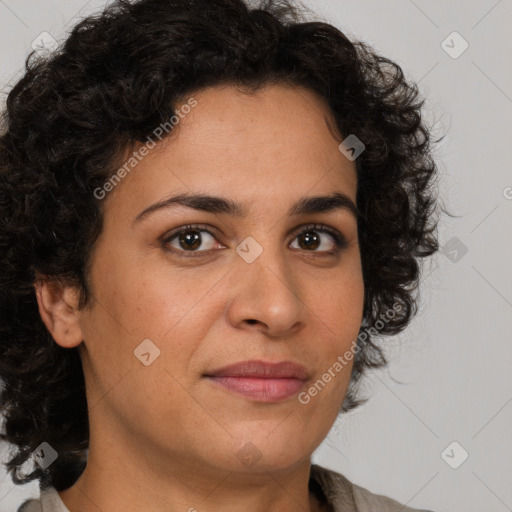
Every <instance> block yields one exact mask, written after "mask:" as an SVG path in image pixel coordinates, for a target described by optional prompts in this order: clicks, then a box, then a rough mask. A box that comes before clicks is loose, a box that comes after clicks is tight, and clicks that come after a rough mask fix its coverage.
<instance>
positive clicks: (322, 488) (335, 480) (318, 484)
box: [17, 464, 432, 512]
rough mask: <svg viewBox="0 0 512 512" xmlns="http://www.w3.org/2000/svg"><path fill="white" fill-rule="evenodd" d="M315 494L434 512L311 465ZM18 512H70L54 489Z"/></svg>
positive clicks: (382, 508)
mask: <svg viewBox="0 0 512 512" xmlns="http://www.w3.org/2000/svg"><path fill="white" fill-rule="evenodd" d="M309 487H310V490H311V492H314V493H315V494H316V495H318V494H319V493H320V494H321V495H323V496H324V497H325V499H326V500H327V502H328V503H329V504H330V505H331V507H332V510H333V512H432V511H429V510H419V509H416V508H409V507H405V506H404V505H402V504H400V503H398V502H397V501H395V500H392V499H391V498H388V497H386V496H382V495H378V494H373V493H371V492H370V491H368V490H367V489H365V488H364V487H360V486H358V485H356V484H353V483H352V482H350V481H349V480H347V478H345V477H344V476H343V475H341V474H340V473H337V472H335V471H332V470H330V469H327V468H324V467H322V466H318V465H316V464H312V465H311V478H310V482H309ZM17 512H70V511H69V510H68V509H67V507H66V506H65V505H64V502H63V501H62V500H61V499H60V496H59V493H58V492H57V491H56V490H55V488H53V487H47V488H46V489H44V488H41V495H40V498H39V499H29V500H26V501H25V502H24V503H23V504H22V505H21V506H20V507H19V508H18V511H17Z"/></svg>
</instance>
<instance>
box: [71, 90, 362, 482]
mask: <svg viewBox="0 0 512 512" xmlns="http://www.w3.org/2000/svg"><path fill="white" fill-rule="evenodd" d="M193 97H194V99H195V100H196V101H197V105H196V106H194V107H193V108H192V109H191V111H190V113H188V114H187V115H186V116H184V117H183V118H182V119H181V121H180V123H179V126H178V130H177V131H176V132H175V133H173V134H172V137H169V138H167V139H164V140H163V141H162V142H160V143H159V144H158V146H157V147H155V148H154V149H153V150H151V151H150V152H149V153H148V155H147V156H145V158H144V159H143V160H142V161H141V162H140V163H139V164H138V165H137V166H136V167H135V168H134V169H133V170H132V171H131V172H130V173H129V174H128V175H127V176H126V177H125V178H124V179H123V180H122V182H121V183H119V184H118V185H117V187H116V188H115V190H113V191H112V192H110V194H109V195H108V196H107V197H106V198H105V199H104V201H105V203H104V207H105V217H104V229H103V231H102V233H101V236H100V238H99V239H98V242H97V245H96V246H95V248H94V251H93V255H92V261H91V273H90V280H89V281H90V285H91V289H92V294H93V299H92V303H91V306H92V307H91V308H90V309H87V310H83V311H81V312H80V316H79V325H80V329H81V336H82V337H83V344H81V345H80V349H81V356H82V358H83V363H84V372H85V376H86V383H87V392H88V401H89V414H90V423H91V442H93V440H95V442H97V443H99V440H100V438H101V436H103V437H104V438H105V439H104V441H105V443H104V445H105V446H106V445H107V442H106V438H107V436H110V439H112V438H114V439H117V440H118V441H117V442H116V443H117V445H118V446H119V445H123V444H125V445H126V446H135V447H136V450H140V453H144V454H148V455H150V454H151V456H150V457H149V460H151V461H153V466H154V465H155V464H160V463H162V464H165V462H164V461H174V463H177V464H180V465H182V467H186V466H187V467H189V466H195V467H197V466H200V467H201V468H203V470H206V469H208V468H210V469H211V470H212V471H213V470H216V469H217V470H218V469H219V468H221V469H223V470H230V471H232V470H236V471H240V472H244V471H246V472H249V471H256V470H262V471H263V470H278V469H282V468H286V467H291V466H293V465H294V464H296V463H298V462H299V461H302V460H304V459H305V458H309V457H310V455H311V454H312V452H313V451H314V450H315V448H316V447H317V446H318V445H319V444H320V442H321V441H322V439H324V437H325V436H326V435H327V433H328V431H329V429H330V428H331V426H332V424H333V422H334V420H335V419H336V416H337V414H338V412H339V409H340V406H341V404H342V402H343V398H344V396H345V392H346V390H347V386H348V383H349V380H350V372H351V368H352V364H351V361H348V363H347V364H346V365H345V366H343V368H342V369H339V366H336V365H335V363H336V361H338V357H339V356H341V355H343V354H344V353H345V352H346V350H348V349H349V348H351V346H352V343H353V341H354V340H355V339H356V337H357V334H358V332H359V327H360V325H361V320H362V311H363V294H364V286H363V280H362V270H361V259H360V252H359V245H358V238H357V220H356V217H355V216H354V214H353V213H352V212H351V211H350V209H349V208H348V207H346V204H348V203H349V202H352V203H355V198H356V187H357V176H356V170H355V163H354V162H351V161H349V160H348V159H347V158H346V157H345V156H344V155H343V154H342V153H341V152H340V151H339V149H338V145H339V143H340V141H341V139H340V138H335V137H334V136H333V132H332V130H331V129H330V128H329V125H328V123H327V118H328V117H329V109H328V106H327V105H326V104H325V103H324V102H323V100H322V99H321V98H320V97H317V96H316V95H314V94H313V93H311V92H309V91H307V90H305V89H302V88H298V87H293V86H289V85H275V86H270V87H267V88H266V89H264V90H262V91H260V92H258V93H256V94H255V95H244V94H242V93H240V92H238V91H237V90H236V89H234V88H233V87H215V88H209V89H206V90H203V91H201V92H198V93H197V94H194V95H193ZM335 194H338V196H337V197H338V198H340V197H342V196H345V197H344V199H343V198H342V200H341V201H338V202H336V204H335V205H334V206H333V202H332V201H331V203H330V204H331V207H330V208H321V207H319V206H321V204H325V203H322V202H321V201H317V202H316V204H315V203H314V204H309V208H302V209H300V208H295V210H293V207H294V206H295V205H297V204H298V203H299V202H300V201H304V199H308V198H311V197H317V196H334V195H335ZM178 195H190V196H192V195H203V196H206V195H207V196H213V197H216V198H222V199H224V201H225V202H224V203H219V202H215V201H212V200H210V201H197V200H196V202H195V203H188V205H185V204H181V203H180V202H176V201H175V202H170V203H169V204H167V206H166V207H161V208H151V209H150V210H149V211H147V212H146V213H144V214H142V212H144V211H145V210H147V209H148V208H150V207H153V205H155V204H157V203H160V202H163V201H166V200H168V199H170V198H172V197H174V196H178ZM231 203H236V204H237V205H238V210H239V211H238V212H237V211H230V209H229V208H227V207H226V205H230V204H231ZM344 205H345V206H344ZM194 206H195V207H194ZM302 206H304V202H303V203H302ZM315 206H316V207H315ZM292 210H293V211H292ZM299 210H301V211H299ZM237 213H238V214H237ZM242 213H243V214H244V215H242ZM188 225H192V227H188V228H187V227H186V226H188ZM311 225H315V226H314V227H312V226H311ZM180 229H182V230H183V232H182V233H181V234H180V233H177V231H178V230H180ZM337 237H340V239H341V240H344V244H341V246H338V245H337ZM144 340H146V341H144ZM148 340H150V341H148ZM141 343H142V345H141ZM248 361H260V362H264V363H265V362H266V363H279V362H283V361H288V362H292V363H295V364H297V365H301V366H302V367H303V369H304V370H305V371H304V373H303V375H302V377H300V376H299V375H295V378H292V377H293V376H294V375H287V377H288V378H284V377H283V375H281V376H279V375H274V377H275V378H273V379H266V381H265V379H262V378H247V376H246V378H241V377H238V378H236V376H235V375H233V374H232V375H229V372H224V373H225V375H224V378H220V377H218V375H217V378H213V377H212V376H213V375H214V374H216V372H217V371H218V370H219V369H222V368H224V367H226V366H228V365H232V364H235V363H242V362H248ZM340 366H341V365H340ZM247 368H249V369H254V368H257V366H255V365H254V364H252V363H251V364H249V363H248V364H247ZM283 368H284V371H285V373H286V367H283ZM283 368H282V369H283ZM329 369H330V372H329ZM232 373H236V372H232ZM288 373H290V372H288ZM292 373H293V372H292ZM326 373H329V375H330V379H329V378H328V377H325V375H326ZM226 375H227V376H226ZM278 377H280V378H278ZM301 379H302V380H301ZM319 380H320V381H322V384H318V381H319ZM315 383H317V385H316V388H315V389H316V392H315V391H312V392H311V393H310V392H309V390H311V389H312V388H314V387H315V386H314V385H315ZM290 439H293V443H290ZM256 460H257V464H254V462H255V461H256ZM256 468H257V469H256Z"/></svg>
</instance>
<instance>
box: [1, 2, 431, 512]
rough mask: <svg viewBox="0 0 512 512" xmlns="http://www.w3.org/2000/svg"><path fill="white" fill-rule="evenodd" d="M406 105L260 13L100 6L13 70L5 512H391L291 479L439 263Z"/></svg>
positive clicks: (353, 53) (403, 98)
mask: <svg viewBox="0 0 512 512" xmlns="http://www.w3.org/2000/svg"><path fill="white" fill-rule="evenodd" d="M422 105H423V100H421V98H419V95H418V90H417V87H416V86H415V85H414V84H409V83H408V82H407V81H406V80H405V79H404V76H403V74H402V70H401V69H400V67H399V66H398V65H396V64H394V63H393V62H391V61H390V60H388V59H386V58H384V57H382V56H379V55H378V54H376V53H375V52H374V51H373V50H372V49H371V48H370V47H369V46H367V45H364V44H363V43H361V42H355V43H354V42H351V41H349V40H348V39H347V38H346V37H345V36H344V35H343V34H342V33H341V32H340V31H339V30H338V29H336V28H335V27H333V26H331V25H328V24H325V23H320V22H310V23H308V22H305V21H304V20H302V19H301V12H300V11H299V10H298V9H297V8H296V7H294V6H293V5H292V4H287V3H284V2H276V1H267V2H264V3H262V4H261V5H259V6H258V8H256V7H253V8H250V7H249V6H248V5H246V4H244V3H243V1H242V0H208V1H206V0H201V1H190V0H172V1H171V0H138V1H134V2H127V1H124V0H118V1H117V2H115V3H113V4H112V5H111V6H110V7H109V8H107V9H106V10H105V11H104V12H103V13H102V14H100V15H98V16H91V17H89V18H87V19H85V20H83V21H82V22H80V23H79V24H78V25H77V26H76V27H75V28H74V30H73V31H72V33H71V34H70V36H69V37H68V38H67V40H66V41H65V43H64V45H63V46H62V47H61V48H59V49H58V50H57V51H56V52H55V53H53V54H52V55H49V56H47V57H46V58H43V57H39V58H38V57H37V56H36V55H32V56H31V57H30V58H29V60H28V61H27V70H26V73H25V75H24V76H23V78H22V79H21V80H20V81H19V82H18V83H17V84H16V85H15V87H14V88H13V89H12V91H11V92H10V94H9V97H8V100H7V109H6V115H5V116H4V130H3V134H2V137H1V139H0V162H1V164H0V165H1V169H0V176H1V181H0V183H1V187H0V205H1V206H0V208H1V218H2V219H3V222H2V224H1V228H0V229H1V231H0V240H1V244H0V251H1V254H0V256H1V258H2V261H3V262H4V264H3V265H2V268H1V270H0V272H1V277H0V283H1V294H0V297H1V304H0V309H1V310H2V311H3V312H4V314H3V316H2V320H1V326H0V347H1V362H0V376H1V377H2V379H3V381H4V383H5V386H4V389H3V391H2V395H1V407H2V412H3V414H4V415H5V425H4V427H3V435H2V439H4V440H6V441H8V442H10V443H12V444H13V445H14V446H15V447H17V449H18V452H17V454H16V455H15V456H13V457H12V459H11V460H10V461H8V463H7V464H6V466H7V468H8V470H9V471H10V472H11V475H12V478H13V481H14V482H15V483H17V484H20V483H25V482H28V481H30V480H33V479H38V480H39V482H40V489H41V497H40V499H38V500H28V501H26V502H25V503H24V504H23V505H22V506H21V507H20V509H19V511H20V512H29V511H30V512H32V511H38V512H41V511H42V512H57V511H60V512H62V511H70V512H77V511H80V512H89V511H97V510H103V511H117V510H123V511H125V512H130V511H132V510H133V511H135V510H137V511H140V510H148V511H154V512H157V511H164V510H165V511H169V510H188V511H189V512H192V511H199V512H201V511H212V512H214V511H220V510H222V511H229V510H244V511H250V512H253V511H261V512H263V511H265V512H267V511H311V512H319V511H328V510H330V511H343V512H346V511H359V512H365V511H366V512H369V511H374V510H379V511H380V512H385V511H395V510H402V511H406V510H413V509H411V508H408V507H405V506H402V505H401V504H399V503H398V502H396V501H394V500H392V499H391V498H388V497H384V496H378V495H375V494H373V493H371V492H370V491H368V490H366V489H365V488H363V487H361V486H358V485H356V484H355V483H352V482H350V481H349V480H348V479H346V478H345V477H344V476H343V475H340V474H339V473H336V472H334V471H331V470H328V469H326V468H322V467H320V466H317V465H311V455H312V453H313V451H314V450H315V449H316V448H317V447H318V446H319V444H320V443H321V442H322V440H323V439H324V438H325V437H326V436H327V433H328V432H329V430H330V428H331V426H332V425H333V423H334V421H335V419H336V417H337V415H338V414H340V413H343V412H346V411H348V410H351V409H353V408H354V407H357V406H358V405H360V404H361V403H362V402H363V401H364V400H362V399H361V398H360V397H359V396H358V393H357V385H358V383H359V382H360V379H361V377H362V376H363V375H364V374H365V372H366V370H368V369H369V368H377V367H382V366H385V365H386V363H387V361H386V359H385V356H384V354H383V352H382V347H381V346H379V345H378V344H377V343H376V342H375V336H376V335H378V334H381V335H390V334H395V333H398V332H400V331H402V330H403V329H404V328H405V327H406V325H407V324H408V323H409V321H410V319H411V318H412V316H413V315H414V313H415V312H416V299H415V297H414V295H413V292H414V291H415V288H416V287H417V284H418V279H419V263H420V259H421V258H423V257H426V256H429V255H431V254H433V253H434V252H435V251H436V250H437V249H438V244H437V239H436V236H435V230H436V222H437V221H436V219H434V217H433V214H434V211H435V205H436V197H435V195H434V193H433V192H432V185H433V182H434V179H435V176H436V172H437V168H436V164H435V163H434V161H433V159H432V157H431V153H430V147H431V144H430V133H429V131H428V129H427V128H426V126H425V124H424V122H423V120H422V115H421V108H422ZM31 461H32V462H33V463H34V466H33V467H32V469H33V470H32V471H31V472H30V473H23V471H22V465H23V464H24V463H27V462H31Z"/></svg>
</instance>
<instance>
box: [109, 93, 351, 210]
mask: <svg viewBox="0 0 512 512" xmlns="http://www.w3.org/2000/svg"><path fill="white" fill-rule="evenodd" d="M190 98H193V99H194V100H195V101H196V102H197V103H196V104H195V106H194V107H193V108H191V109H187V112H188V113H187V114H186V115H183V116H180V120H179V123H178V124H177V125H176V127H175V129H174V130H173V132H171V135H170V136H169V137H167V138H165V139H164V140H163V141H162V142H160V143H159V144H158V145H157V147H156V148H155V149H154V150H152V151H150V152H149V154H148V155H147V156H146V157H144V159H143V160H142V161H141V162H140V163H139V164H138V165H137V167H136V168H135V169H134V170H133V171H131V172H130V174H129V176H127V177H126V178H125V179H124V180H123V182H122V183H121V186H119V187H118V190H116V194H117V193H120V192H121V189H124V190H125V193H124V194H123V195H125V196H126V197H128V196H130V197H131V199H130V203H131V204H132V205H133V206H134V207H137V208H139V207H145V206H147V204H148V203H149V202H151V201H157V200H160V199H162V198H163V197H165V196H167V195H168V194H169V193H171V192H178V193H190V192H201V193H210V194H215V195H224V196H226V195H236V197H237V199H238V200H239V201H242V202H243V200H244V198H245V199H247V202H248V203H254V201H256V200H261V199H263V197H262V194H264V196H265V198H266V199H267V200H269V201H274V202H275V201H278V202H283V201H285V200H286V196H290V197H291V200H293V199H295V198H299V197H302V196H304V195H307V194H308V192H311V193H315V194H316V193H328V192H329V191H331V190H333V189H336V190H341V191H343V192H345V193H346V194H347V195H349V196H351V197H352V198H354V199H355V190H356V184H357V179H356V178H357V177H356V171H355V164H354V162H351V161H349V160H348V159H347V158H346V157H345V156H343V154H342V153H341V152H340V151H339V149H338V145H339V143H340V142H341V140H342V137H341V136H340V135H339V134H337V133H335V130H333V123H334V120H333V118H332V113H331V111H330V109H329V107H328V105H327V103H326V101H325V100H324V99H323V98H321V97H320V96H318V95H317V94H315V93H313V92H311V91H309V90H307V89H304V88H302V87H296V86H292V85H287V84H286V85H272V86H268V87H265V88H264V89H261V90H259V91H258V92H256V93H253V94H246V93H243V92H240V91H239V90H237V89H236V88H235V87H233V86H220V87H211V88H208V89H204V90H201V91H198V92H197V93H194V94H191V95H190V96H189V97H188V98H185V99H184V100H183V104H185V103H187V100H190ZM176 108H177V109H179V108H180V105H179V104H178V105H177V106H176ZM313 189H315V190H313ZM220 192H222V194H220ZM275 204H277V203H275Z"/></svg>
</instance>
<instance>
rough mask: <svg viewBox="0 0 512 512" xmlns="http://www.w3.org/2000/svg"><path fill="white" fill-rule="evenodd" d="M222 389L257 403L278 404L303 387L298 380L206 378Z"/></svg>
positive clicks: (301, 382)
mask: <svg viewBox="0 0 512 512" xmlns="http://www.w3.org/2000/svg"><path fill="white" fill-rule="evenodd" d="M208 378H209V379H210V380H212V381H214V382H216V383H217V384H220V385H221V386H222V387H224V388H226V389H228V390H230V391H233V392H235V393H238V394H239V395H243V396H245V397H248V398H252V399H253V400H256V401H257V402H280V401H281V400H286V399H287V398H290V397H292V396H294V395H296V394H297V393H298V392H299V391H300V390H301V388H302V387H303V386H304V382H305V381H303V380H300V379H291V378H290V379H258V378H254V377H208Z"/></svg>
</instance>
